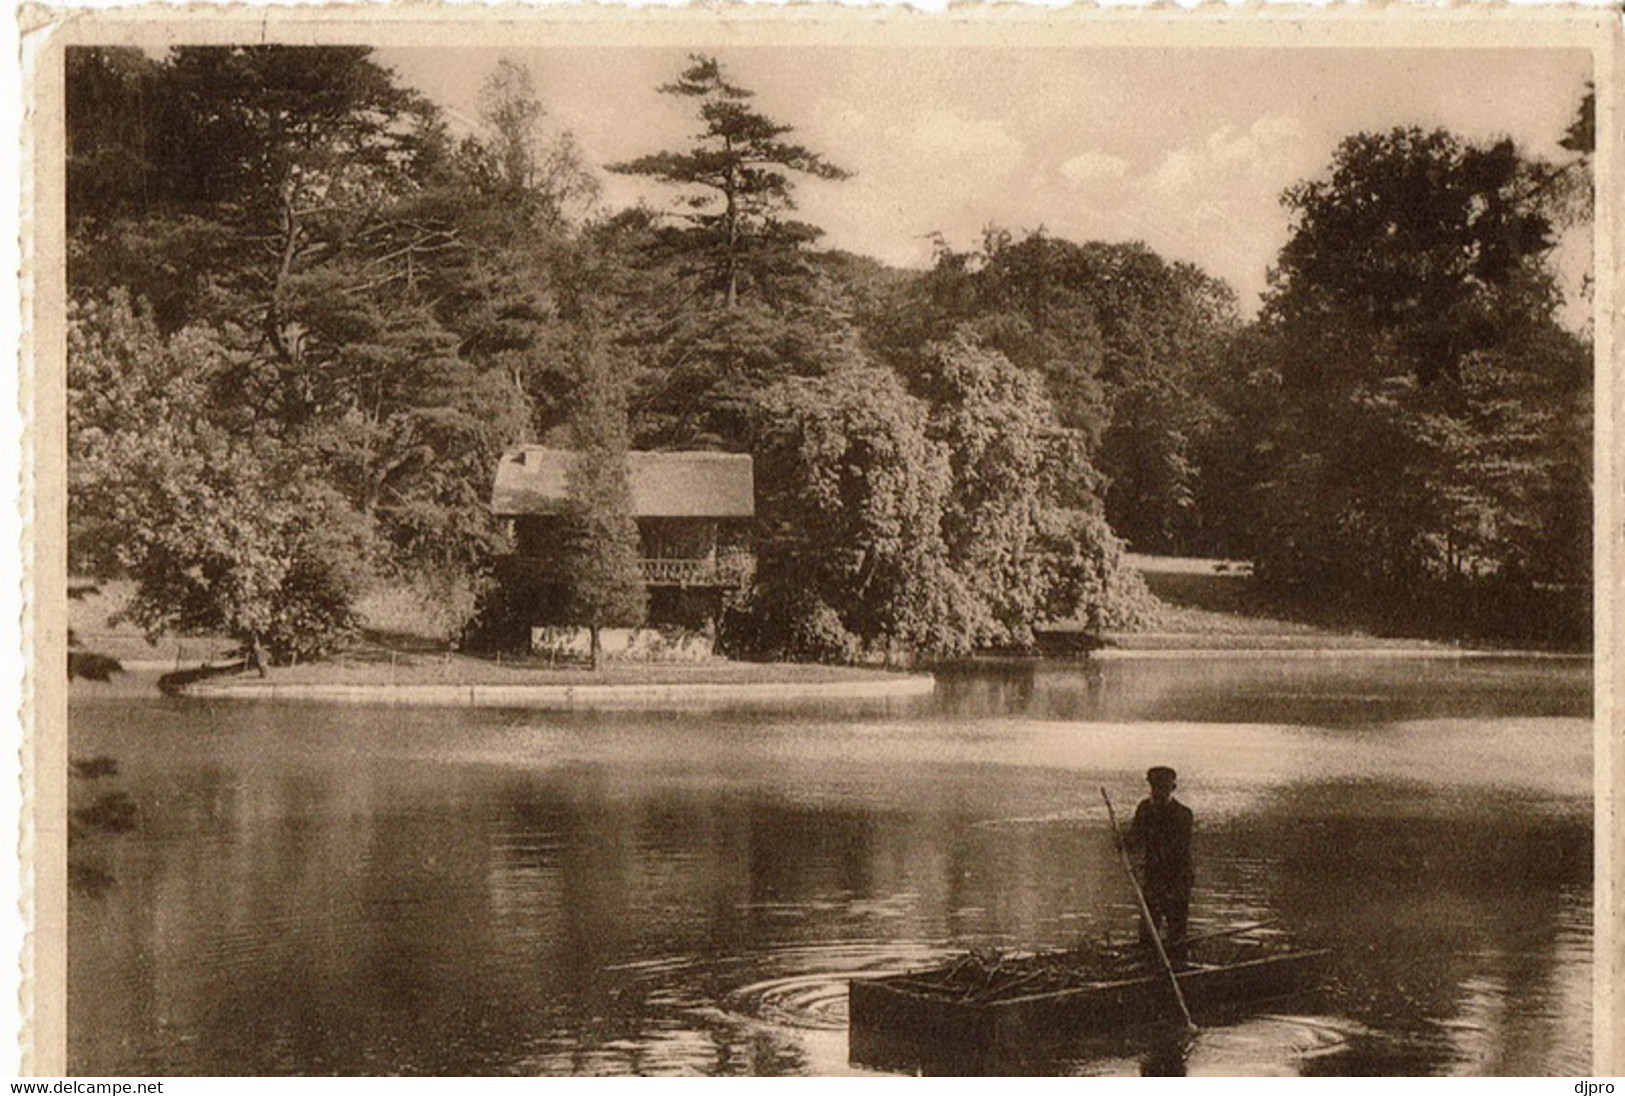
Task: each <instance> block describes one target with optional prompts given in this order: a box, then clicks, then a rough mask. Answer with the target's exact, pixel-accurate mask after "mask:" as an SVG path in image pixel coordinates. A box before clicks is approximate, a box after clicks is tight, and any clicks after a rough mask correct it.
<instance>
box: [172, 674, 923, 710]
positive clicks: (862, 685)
mask: <svg viewBox="0 0 1625 1096" xmlns="http://www.w3.org/2000/svg"><path fill="white" fill-rule="evenodd" d="M936 684H937V683H936V676H935V675H934V674H906V675H905V674H894V675H891V676H890V677H889V679H886V680H876V679H867V680H854V681H801V682H773V681H753V682H746V681H735V682H684V681H667V682H649V683H644V684H628V683H617V684H609V683H605V684H591V683H586V684H581V683H575V684H524V685H517V684H516V685H491V684H466V685H465V684H456V685H452V684H422V683H415V684H394V685H390V684H340V683H318V682H272V681H257V680H256V681H247V682H236V683H232V684H214V683H203V682H199V683H197V684H194V685H187V686H183V687H182V688H181V689H179V690H178V694H179V695H181V696H185V697H189V698H195V699H206V700H270V701H277V700H296V701H320V702H326V703H339V704H380V705H407V706H416V707H464V708H562V709H574V708H596V707H618V708H648V707H657V706H665V705H674V704H675V705H681V704H715V703H719V702H725V703H748V704H774V703H777V702H779V701H784V700H826V701H827V700H849V699H850V700H870V699H900V698H909V697H920V696H929V695H931V694H932V693H933V692H934V691H935V690H936Z"/></svg>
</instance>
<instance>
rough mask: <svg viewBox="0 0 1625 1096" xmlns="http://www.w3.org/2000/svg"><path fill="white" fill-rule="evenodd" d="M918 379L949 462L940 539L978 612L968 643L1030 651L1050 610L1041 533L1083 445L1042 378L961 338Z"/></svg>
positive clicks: (924, 366) (933, 433)
mask: <svg viewBox="0 0 1625 1096" xmlns="http://www.w3.org/2000/svg"><path fill="white" fill-rule="evenodd" d="M912 372H913V375H914V378H915V390H916V392H917V393H919V394H920V395H921V396H922V397H923V398H924V399H925V400H926V402H927V405H928V406H929V408H930V419H929V425H928V428H927V433H928V436H929V437H930V438H931V439H932V440H933V441H935V442H937V443H938V444H940V445H941V446H942V447H943V450H944V451H945V452H946V453H947V455H948V464H949V471H950V477H951V490H950V492H949V494H948V496H947V498H946V499H945V501H944V505H943V514H942V522H941V528H942V537H943V542H944V547H945V550H946V553H947V558H948V561H949V565H950V566H951V567H952V568H953V570H954V571H955V573H957V574H958V575H959V576H961V579H962V581H963V582H964V584H965V586H966V588H967V591H968V593H969V595H970V597H969V599H968V601H969V603H970V604H973V605H974V606H975V607H976V612H975V614H974V619H973V620H972V621H971V622H970V623H971V627H972V632H971V636H970V641H971V643H972V644H973V645H976V646H986V645H991V644H999V645H1010V644H1014V645H1018V646H1027V645H1029V644H1030V643H1031V642H1032V638H1033V637H1032V626H1033V625H1034V624H1037V623H1040V622H1043V621H1045V620H1046V619H1048V618H1047V610H1048V609H1049V608H1050V607H1051V606H1050V604H1049V603H1050V601H1051V598H1050V596H1049V595H1050V589H1049V581H1048V580H1049V578H1050V576H1049V575H1048V574H1047V571H1046V567H1047V565H1048V563H1049V562H1050V560H1049V558H1048V557H1047V556H1046V554H1045V553H1044V552H1043V551H1042V550H1041V543H1040V541H1041V536H1042V531H1043V529H1044V527H1045V525H1046V522H1047V521H1048V519H1049V517H1050V512H1051V511H1052V510H1054V509H1056V508H1057V506H1058V499H1059V497H1060V485H1061V484H1062V483H1063V482H1064V481H1065V479H1066V477H1067V476H1068V475H1069V473H1070V472H1071V469H1072V468H1073V467H1074V465H1073V460H1076V459H1077V458H1078V456H1079V454H1080V450H1081V445H1080V444H1079V441H1078V439H1077V437H1076V435H1075V434H1074V433H1073V432H1071V431H1066V430H1064V429H1062V428H1061V426H1060V425H1059V423H1058V422H1057V420H1056V417H1055V413H1054V410H1053V409H1052V408H1051V406H1050V402H1049V398H1048V397H1047V396H1046V395H1045V393H1044V385H1043V381H1042V379H1041V378H1039V377H1038V376H1036V375H1034V374H1032V373H1029V372H1026V371H1024V370H1020V369H1017V368H1016V367H1015V366H1013V365H1011V364H1010V363H1009V361H1007V360H1006V359H1005V358H1004V356H1003V355H1002V354H999V353H998V352H997V351H989V350H985V349H983V348H981V347H979V346H977V345H976V344H975V343H974V342H973V341H971V340H970V339H969V338H968V337H966V336H965V335H963V334H961V335H960V336H959V337H956V338H955V339H953V340H951V341H948V342H945V343H933V344H931V345H929V346H927V347H926V350H925V353H924V354H923V355H921V357H920V359H919V360H918V361H917V362H916V363H915V364H914V369H913V370H912Z"/></svg>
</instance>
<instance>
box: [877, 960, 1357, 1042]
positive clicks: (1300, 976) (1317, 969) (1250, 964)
mask: <svg viewBox="0 0 1625 1096" xmlns="http://www.w3.org/2000/svg"><path fill="white" fill-rule="evenodd" d="M1330 955H1331V953H1330V952H1327V951H1305V952H1291V953H1287V954H1284V955H1273V956H1265V957H1262V958H1258V959H1251V960H1247V961H1245V962H1240V963H1232V964H1228V965H1225V966H1216V967H1196V968H1193V969H1191V970H1188V971H1184V972H1182V973H1180V975H1179V985H1180V989H1181V990H1182V991H1183V992H1184V995H1185V1000H1186V1002H1187V1003H1188V1004H1189V1006H1190V1008H1191V1011H1192V1012H1193V1013H1196V1014H1200V1012H1201V1011H1202V1010H1203V1009H1204V1008H1214V1007H1217V1006H1223V1005H1232V1004H1235V1003H1238V1002H1244V1001H1259V1000H1267V999H1270V998H1274V997H1285V996H1288V995H1290V994H1293V993H1300V992H1303V991H1304V990H1307V989H1311V988H1313V987H1314V986H1315V985H1317V984H1318V983H1319V981H1320V979H1321V977H1322V975H1323V974H1324V971H1325V968H1326V965H1327V961H1328V959H1329V958H1330ZM848 1000H849V1005H848V1009H849V1011H848V1016H849V1019H848V1029H849V1032H850V1035H851V1056H852V1059H853V1060H854V1061H859V1062H880V1061H887V1060H890V1061H895V1060H898V1057H899V1055H900V1054H901V1055H904V1056H907V1055H909V1054H911V1053H917V1054H922V1055H935V1056H941V1055H942V1054H944V1052H948V1053H953V1054H971V1053H975V1054H978V1055H981V1054H992V1055H994V1056H998V1055H1002V1054H1013V1055H1019V1054H1022V1053H1023V1052H1026V1051H1030V1050H1032V1049H1033V1048H1037V1047H1042V1046H1044V1045H1046V1044H1055V1043H1058V1042H1064V1041H1067V1040H1069V1039H1071V1038H1073V1037H1075V1036H1078V1035H1083V1034H1088V1033H1091V1032H1101V1031H1108V1030H1110V1029H1112V1028H1119V1027H1128V1026H1130V1025H1134V1024H1142V1023H1148V1022H1151V1021H1154V1020H1161V1019H1166V1018H1168V1017H1170V1016H1178V1008H1177V1006H1176V1005H1175V1003H1174V997H1173V990H1172V987H1170V986H1169V984H1168V979H1167V976H1166V975H1163V974H1155V975H1144V976H1140V975H1136V976H1135V977H1133V978H1127V979H1123V980H1119V981H1106V982H1096V983H1091V984H1088V985H1084V986H1079V987H1076V988H1072V989H1064V990H1058V991H1053V992H1047V993H1035V994H1032V995H1030V996H1025V997H1012V998H1008V999H1005V1000H998V1001H991V1002H987V1003H977V1002H975V1001H961V1000H953V999H951V998H945V997H942V996H940V995H937V994H933V993H930V992H928V991H927V987H920V986H919V985H918V983H915V984H914V985H913V986H911V979H910V977H909V976H908V975H892V976H889V977H884V978H874V979H854V980H853V981H852V983H851V986H850V996H849V999H848Z"/></svg>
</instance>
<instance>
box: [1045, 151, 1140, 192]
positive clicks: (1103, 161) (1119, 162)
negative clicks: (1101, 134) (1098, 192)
mask: <svg viewBox="0 0 1625 1096" xmlns="http://www.w3.org/2000/svg"><path fill="white" fill-rule="evenodd" d="M1128 171H1129V162H1128V161H1127V160H1125V159H1123V158H1122V157H1121V156H1112V155H1109V154H1107V153H1104V152H1082V153H1079V154H1078V155H1076V156H1074V157H1072V158H1071V159H1070V160H1068V161H1067V162H1066V163H1064V164H1062V165H1061V174H1062V175H1063V176H1065V177H1066V178H1067V179H1069V180H1070V181H1071V182H1073V183H1075V184H1076V185H1078V186H1080V187H1088V186H1092V185H1095V184H1097V183H1115V182H1117V181H1118V180H1120V179H1122V178H1124V177H1125V176H1127V175H1128Z"/></svg>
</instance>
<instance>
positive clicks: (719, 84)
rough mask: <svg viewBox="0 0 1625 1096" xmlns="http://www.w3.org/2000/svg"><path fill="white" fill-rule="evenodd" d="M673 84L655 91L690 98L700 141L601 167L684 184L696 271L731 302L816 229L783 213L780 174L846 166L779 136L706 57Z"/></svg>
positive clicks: (815, 173)
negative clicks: (678, 149) (695, 106)
mask: <svg viewBox="0 0 1625 1096" xmlns="http://www.w3.org/2000/svg"><path fill="white" fill-rule="evenodd" d="M689 61H690V64H689V67H688V68H686V69H684V70H683V74H682V75H681V76H680V77H678V79H677V82H676V83H674V84H666V85H664V86H663V87H662V88H661V89H660V90H661V92H663V93H664V94H666V95H677V96H681V97H682V98H685V99H692V100H696V101H697V102H698V106H699V115H700V119H701V120H702V121H703V122H704V123H705V129H704V130H702V131H701V133H700V135H699V144H697V145H696V146H695V147H693V148H691V149H687V150H686V151H682V152H657V153H654V154H653V155H649V156H640V157H639V158H638V159H636V160H631V161H628V162H626V163H620V164H611V165H610V167H609V170H611V171H614V172H618V173H620V174H623V175H647V176H649V177H651V178H654V179H658V180H660V181H661V182H664V183H670V184H672V185H675V186H681V187H683V188H685V190H687V191H688V193H687V195H686V196H685V197H684V199H683V203H684V205H686V206H687V207H688V208H689V209H690V210H691V212H688V213H685V214H683V216H684V217H685V218H686V219H687V220H688V221H689V223H690V224H691V225H692V226H693V235H694V240H693V244H694V245H695V247H694V250H695V253H696V254H697V255H698V256H699V257H700V259H701V261H700V263H699V264H698V266H697V270H696V273H698V274H699V275H700V277H701V280H702V284H704V285H705V286H707V287H709V288H712V289H714V290H715V291H717V292H719V293H720V294H721V296H722V298H723V300H724V301H725V302H726V304H727V307H729V308H733V307H734V306H735V305H736V304H737V303H738V300H739V296H740V294H741V293H742V292H744V291H745V290H746V289H747V288H748V287H750V286H752V285H755V284H759V283H760V282H762V281H763V280H764V279H765V278H767V277H770V276H771V274H772V272H773V271H774V269H775V268H776V267H778V266H780V265H781V264H782V263H783V261H784V259H785V257H786V254H787V253H789V252H793V251H794V250H795V249H796V248H798V247H799V246H800V245H802V244H805V243H809V242H810V241H812V240H815V239H817V238H818V237H819V236H820V235H822V234H823V233H822V231H821V230H820V229H818V228H817V227H815V226H813V225H810V224H806V223H804V222H801V221H796V220H792V219H789V218H787V217H786V216H785V214H786V213H788V212H789V211H791V210H794V209H795V208H796V203H795V199H794V196H793V192H794V189H795V187H794V184H793V183H792V182H791V181H790V176H789V174H788V173H789V172H797V173H800V174H803V175H809V176H812V177H813V178H817V179H844V178H846V177H847V172H845V171H843V170H842V169H840V168H838V167H836V166H835V165H833V164H831V163H829V162H828V161H826V160H825V159H824V158H823V157H822V156H820V155H819V154H818V153H816V152H814V151H812V150H811V149H809V148H807V147H805V146H803V145H798V144H792V143H789V142H787V141H785V140H783V139H782V138H783V137H784V136H785V135H786V134H788V133H790V132H791V127H790V126H787V125H784V124H783V123H781V122H776V121H774V120H773V119H771V118H769V117H767V116H766V115H764V114H761V113H759V112H757V111H755V110H752V109H751V108H750V106H749V104H748V100H749V99H751V98H752V97H753V96H754V95H755V92H753V91H750V90H749V89H748V88H742V87H739V86H738V85H735V84H730V83H729V82H728V79H727V76H726V75H725V74H724V72H723V69H722V65H721V64H720V63H719V62H718V61H717V60H716V58H714V57H705V56H701V55H699V54H693V55H690V57H689Z"/></svg>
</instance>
